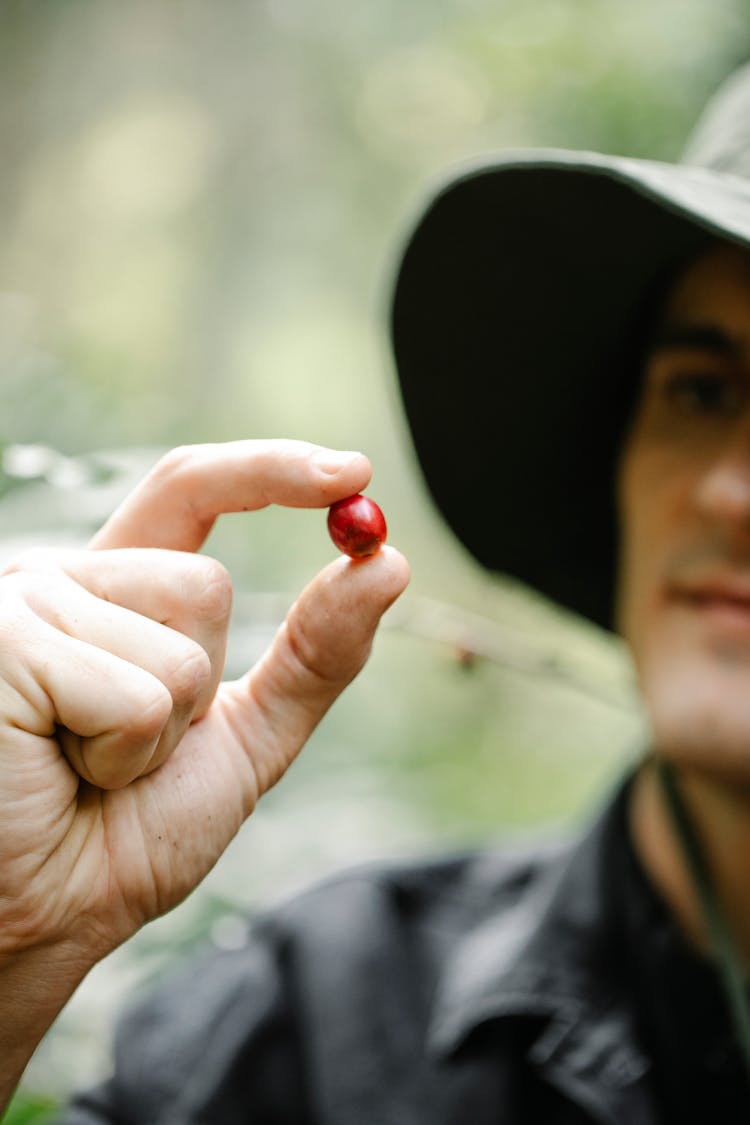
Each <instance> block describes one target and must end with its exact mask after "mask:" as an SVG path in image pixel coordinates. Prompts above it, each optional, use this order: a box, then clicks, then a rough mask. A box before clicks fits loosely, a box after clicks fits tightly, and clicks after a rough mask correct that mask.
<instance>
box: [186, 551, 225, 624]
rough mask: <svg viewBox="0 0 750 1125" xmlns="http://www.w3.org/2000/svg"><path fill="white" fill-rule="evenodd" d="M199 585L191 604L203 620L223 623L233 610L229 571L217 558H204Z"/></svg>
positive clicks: (197, 615) (197, 583)
mask: <svg viewBox="0 0 750 1125" xmlns="http://www.w3.org/2000/svg"><path fill="white" fill-rule="evenodd" d="M196 585H197V587H198V589H197V591H196V592H195V594H194V596H193V598H192V599H191V605H192V609H193V612H194V613H195V615H196V617H197V618H198V619H199V620H200V621H203V622H208V623H210V624H218V625H223V624H225V623H226V622H227V621H228V620H229V615H230V613H231V611H232V579H231V576H230V574H229V571H228V570H227V569H226V567H225V566H223V565H222V564H221V563H220V562H218V561H217V560H216V559H209V558H202V563H201V566H200V574H199V575H198V580H197V582H196Z"/></svg>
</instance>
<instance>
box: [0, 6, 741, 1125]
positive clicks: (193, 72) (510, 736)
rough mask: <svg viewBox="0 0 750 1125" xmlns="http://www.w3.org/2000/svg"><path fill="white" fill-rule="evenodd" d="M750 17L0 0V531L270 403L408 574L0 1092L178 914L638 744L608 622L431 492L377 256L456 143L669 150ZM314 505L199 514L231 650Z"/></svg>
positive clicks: (602, 762) (98, 1000)
mask: <svg viewBox="0 0 750 1125" xmlns="http://www.w3.org/2000/svg"><path fill="white" fill-rule="evenodd" d="M749 16H750V0H662V2H661V3H659V4H658V5H657V4H653V3H652V2H650V0H631V2H630V3H628V4H620V3H616V2H615V0H535V2H534V3H531V4H530V3H528V2H526V0H500V2H498V0H461V2H459V0H412V2H410V3H409V4H403V3H396V2H395V0H382V2H381V3H379V4H364V3H357V2H354V3H351V2H350V3H348V4H345V3H342V2H341V0H339V2H334V0H322V2H320V3H317V4H309V3H306V0H254V2H252V3H251V2H249V0H245V2H240V0H182V2H177V0H131V2H129V3H128V4H119V3H115V2H114V0H64V2H61V0H46V2H45V0H25V2H22V0H17V2H9V0H4V2H0V150H1V151H2V156H3V174H2V176H1V177H0V246H1V247H2V252H1V253H0V386H1V387H2V404H3V409H2V413H1V414H0V460H2V470H1V471H0V497H1V498H2V504H1V505H0V518H2V528H3V536H2V541H1V542H0V551H2V552H6V553H7V552H10V551H12V550H14V549H15V548H16V547H17V546H18V545H19V544H22V543H25V542H28V541H29V540H31V541H35V542H38V541H59V540H61V539H62V540H65V541H69V540H70V541H74V542H83V541H85V538H86V536H87V535H88V534H89V533H90V531H91V530H92V529H93V528H94V527H95V526H97V524H98V523H99V522H101V520H102V519H103V518H105V516H106V514H107V512H108V511H110V510H111V508H112V506H113V505H114V504H115V503H116V502H117V500H118V498H119V497H120V496H121V495H122V494H123V493H124V492H125V490H126V489H127V487H128V486H129V485H130V484H131V483H132V481H133V480H134V479H136V478H137V476H138V475H140V473H142V472H143V471H145V468H146V467H147V466H148V465H149V464H150V463H151V462H152V461H153V460H154V459H155V457H156V456H157V455H158V450H159V449H160V448H163V447H166V446H169V445H172V444H177V443H183V442H189V441H206V440H211V441H213V440H226V439H231V438H237V437H265V436H275V435H288V436H293V437H300V438H306V439H309V440H312V441H316V442H321V443H330V444H332V445H338V446H341V447H343V448H363V449H364V450H365V451H366V452H367V453H368V454H369V455H370V457H371V459H372V461H373V465H374V469H375V476H374V481H373V489H372V491H373V495H374V496H375V497H376V498H377V499H378V501H379V502H380V503H381V504H382V506H383V507H384V509H385V511H386V514H387V516H388V520H389V528H390V538H391V541H392V542H394V543H395V544H396V545H398V546H400V547H402V548H403V549H404V550H405V552H406V553H407V554H408V556H409V558H410V560H411V562H412V567H413V573H414V579H413V583H412V587H411V590H410V592H409V594H408V595H407V597H406V598H405V599H404V603H403V607H399V608H398V609H396V610H394V611H393V613H392V614H391V615H390V617H389V621H388V625H387V627H386V628H385V629H384V631H383V634H382V636H381V638H380V641H379V643H378V644H377V645H376V649H375V652H374V655H373V659H372V661H371V663H370V665H369V666H368V669H367V671H366V672H365V674H364V675H363V676H362V677H361V678H360V679H359V680H358V681H357V682H356V683H355V685H353V687H352V688H351V689H350V690H349V692H348V693H347V695H346V697H345V698H344V699H342V701H341V702H340V703H339V704H338V705H337V707H336V708H334V710H333V711H332V713H331V715H330V716H329V718H328V719H327V720H326V722H325V723H324V724H323V726H322V728H321V730H320V731H319V732H318V734H316V736H315V737H314V739H313V740H312V744H311V746H310V747H309V749H308V751H307V752H306V753H305V754H304V755H303V756H302V757H301V758H300V760H299V762H298V763H297V764H296V765H295V766H294V768H293V769H292V770H291V771H290V774H289V777H288V778H287V779H285V782H284V784H283V785H282V786H280V787H279V789H278V790H277V791H274V792H273V793H272V794H270V795H269V798H268V799H267V800H266V801H265V802H264V804H263V806H262V807H261V809H259V811H258V813H257V814H256V816H254V817H253V819H252V821H251V823H250V824H249V825H248V826H247V827H246V829H245V830H244V831H243V833H241V835H240V837H239V839H238V840H237V842H236V846H233V847H232V848H231V849H230V850H229V852H228V853H227V855H226V856H225V858H224V859H223V860H222V861H221V863H220V864H219V865H218V867H217V869H216V870H215V872H214V873H212V875H211V877H210V878H209V880H207V882H206V884H205V885H204V887H203V888H201V890H200V891H199V892H197V893H196V894H195V895H193V896H192V898H191V899H190V900H189V901H188V902H187V903H185V904H184V905H183V907H181V908H180V910H179V911H176V912H174V913H173V914H172V915H170V916H169V917H167V918H165V919H163V920H161V921H159V922H158V923H155V924H154V925H152V926H151V927H149V928H148V929H147V930H146V931H145V932H144V933H143V934H141V935H139V936H138V937H137V938H136V939H135V940H134V941H133V942H132V943H130V945H129V946H128V947H127V948H126V949H124V950H120V951H118V953H116V954H115V955H113V957H112V958H110V959H109V960H108V961H107V962H105V964H103V965H102V966H99V967H98V968H97V969H96V970H95V971H94V973H92V974H91V978H90V979H89V981H88V982H87V984H86V985H85V986H84V988H83V989H82V990H81V992H80V994H79V995H78V996H77V997H76V999H75V1001H74V1002H73V1003H72V1004H71V1005H70V1007H69V1009H68V1010H67V1012H66V1013H65V1014H64V1016H63V1017H62V1018H61V1020H60V1021H59V1023H58V1025H57V1028H56V1029H55V1031H53V1033H52V1034H51V1035H50V1036H49V1037H48V1039H47V1040H46V1041H45V1043H44V1044H43V1045H42V1047H41V1048H40V1051H39V1053H38V1055H37V1057H36V1059H35V1060H34V1063H33V1064H32V1066H31V1068H30V1070H29V1073H28V1076H27V1079H26V1082H25V1084H24V1087H23V1089H22V1091H21V1092H20V1094H19V1096H18V1098H17V1100H16V1103H15V1107H14V1109H13V1110H12V1111H11V1113H10V1115H9V1117H8V1118H7V1119H6V1120H7V1121H8V1123H9V1125H19V1123H20V1122H27V1121H37V1120H41V1119H42V1118H41V1117H40V1115H43V1114H44V1113H45V1112H46V1107H47V1106H48V1104H49V1103H48V1101H47V1094H46V1091H50V1092H51V1094H52V1095H53V1096H64V1095H65V1094H66V1093H67V1092H68V1090H69V1089H70V1088H71V1086H73V1085H76V1084H78V1083H80V1082H82V1081H87V1080H89V1079H90V1078H92V1077H94V1076H95V1075H97V1074H100V1073H102V1072H103V1071H104V1070H106V1067H107V1063H108V1056H107V1047H106V1040H107V1036H106V1034H105V1033H104V1029H105V1028H106V1027H108V1025H109V1022H110V1020H111V1018H112V1013H113V1011H114V1010H115V1008H116V1007H117V1006H118V1004H119V1003H120V1001H121V1000H122V999H123V998H124V997H125V996H126V995H128V994H129V993H130V992H131V991H132V989H133V988H134V987H136V985H137V984H138V983H140V982H143V981H144V980H146V979H147V978H149V977H150V976H152V975H153V974H155V973H158V972H161V971H162V968H163V966H164V964H165V962H167V961H169V960H171V959H173V958H174V957H175V956H177V955H181V954H183V953H187V952H188V951H189V950H190V949H191V948H192V947H193V946H194V945H195V944H196V943H197V942H200V941H204V940H212V941H214V942H216V943H217V944H219V945H221V944H225V945H226V944H231V943H232V942H236V941H240V940H242V934H243V932H244V931H243V927H244V920H243V919H244V913H245V911H246V910H247V909H248V908H249V907H252V905H253V904H254V903H256V902H258V901H260V900H263V901H266V900H268V899H269V898H273V897H274V896H276V895H278V894H284V893H289V892H290V891H291V890H292V889H293V888H294V887H295V886H297V885H299V884H300V883H302V882H304V881H306V880H307V879H309V878H311V877H313V876H314V875H316V874H317V873H318V872H320V871H323V870H326V869H327V868H328V867H330V866H332V865H334V864H341V863H343V862H351V861H355V860H358V859H360V858H363V857H366V856H370V855H373V854H381V853H388V852H390V853H393V852H396V851H398V852H404V851H409V850H412V851H420V850H424V848H426V847H434V846H436V843H437V842H439V843H440V846H449V845H457V844H458V845H470V844H473V843H475V842H478V841H481V840H484V839H487V838H488V837H489V836H496V835H502V834H504V833H506V832H508V831H514V832H515V831H518V830H526V828H527V827H528V826H536V828H537V829H538V828H539V826H541V825H560V824H565V823H569V822H571V821H574V820H576V819H578V818H579V817H580V816H581V815H582V814H583V812H584V811H585V810H586V809H588V808H589V807H590V806H591V805H592V803H593V802H594V801H595V799H596V797H597V795H598V794H599V793H600V792H601V790H602V789H603V788H604V787H605V786H607V785H609V784H611V781H612V779H613V777H614V776H616V775H617V773H618V771H620V770H621V769H622V768H623V767H624V765H625V764H626V763H627V762H628V761H629V760H630V759H631V755H632V748H633V746H634V745H635V744H636V743H637V742H638V740H639V738H640V737H641V726H640V720H639V718H638V714H637V711H636V710H635V709H634V707H633V703H632V694H631V689H630V686H629V672H628V668H627V662H626V661H625V659H624V657H623V654H622V653H621V652H620V651H619V649H618V648H617V646H616V645H615V644H613V643H612V642H611V640H610V639H609V638H605V637H601V636H599V635H598V634H596V633H595V632H594V631H593V630H586V629H583V628H581V627H579V626H577V625H576V624H575V623H573V622H571V621H569V620H568V619H567V618H566V617H565V616H564V615H562V614H559V613H557V612H556V611H555V610H553V609H551V608H550V607H547V606H544V605H541V604H540V603H539V602H538V601H537V600H536V599H534V598H533V597H531V596H530V595H528V594H526V593H524V592H523V591H519V590H517V589H515V588H513V587H511V586H510V585H508V584H507V583H503V582H501V581H500V580H498V579H492V578H490V577H489V576H487V575H485V574H484V573H482V572H481V571H480V570H479V568H478V567H477V566H475V565H474V564H473V563H472V562H471V560H469V559H467V558H466V556H465V555H464V553H463V552H462V551H461V549H460V548H459V547H458V546H457V544H456V543H455V542H453V540H452V539H451V538H450V537H449V536H448V534H447V532H446V531H445V530H444V529H443V528H442V527H441V526H440V524H439V522H438V520H437V518H436V516H435V514H434V512H433V511H432V509H431V507H430V505H429V503H428V501H427V499H426V496H425V493H424V490H423V487H422V484H421V482H420V480H419V478H418V474H417V472H416V469H415V466H414V462H413V459H412V455H411V452H410V449H409V444H408V439H407V437H406V434H405V431H404V425H403V421H402V419H401V415H400V411H399V406H398V402H397V398H396V392H395V388H394V384H393V377H392V371H391V367H390V359H389V356H388V349H387V340H386V334H385V327H384V326H385V320H386V308H387V299H388V282H389V274H390V271H391V267H392V263H393V261H394V258H395V255H396V253H397V247H398V244H399V240H400V237H401V234H402V232H403V231H404V230H405V229H406V223H407V221H408V216H409V215H410V214H412V213H413V211H414V209H415V208H416V206H417V202H418V200H419V198H420V196H421V194H422V193H423V192H424V190H425V187H426V185H427V184H428V183H429V182H430V181H432V180H434V179H435V177H437V176H440V175H442V174H443V173H444V171H445V169H446V167H447V166H449V165H451V164H453V163H454V162H456V161H460V160H463V159H465V158H467V157H471V156H474V155H475V154H476V153H477V152H480V151H482V152H487V151H489V150H492V149H497V148H501V147H506V146H527V145H534V146H538V145H553V146H560V147H580V148H587V149H600V150H605V151H619V152H626V153H628V154H631V155H635V156H644V157H650V158H655V159H674V158H676V157H677V156H678V155H679V152H680V149H681V147H682V143H683V141H684V139H685V137H686V135H687V133H688V131H689V129H690V127H691V125H692V123H693V121H694V119H695V117H696V115H697V113H698V111H699V109H700V107H701V106H702V104H703V102H704V100H705V98H706V96H707V95H708V94H709V93H710V91H711V90H712V89H713V88H714V87H715V86H716V85H717V84H718V83H719V81H720V80H721V79H722V78H723V77H724V76H725V75H726V74H727V73H728V72H729V71H730V70H731V69H732V68H733V67H734V66H735V65H736V64H737V63H739V62H741V61H744V60H745V59H746V57H747V55H748V47H749V46H750V36H749V35H748V27H749V26H750V25H749V24H748V17H749ZM134 447H135V448H134ZM446 455H449V451H447V452H446ZM509 486H510V487H512V482H509ZM324 523H325V521H324V520H323V518H322V516H321V515H320V513H309V512H295V513H289V512H280V511H266V512H263V513H259V514H257V516H254V517H253V518H252V519H250V518H247V517H239V516H238V517H232V518H229V519H226V520H224V521H223V522H222V523H221V524H220V526H219V527H218V528H217V529H216V531H215V533H214V534H213V535H212V538H211V541H210V544H209V547H208V549H209V550H211V551H213V552H215V553H216V554H217V555H218V556H219V557H220V558H222V560H223V561H224V562H225V563H226V564H227V565H229V567H230V569H231V570H232V572H233V574H234V576H235V579H236V584H237V589H238V599H237V614H236V622H235V629H234V633H233V638H232V643H231V646H230V653H229V671H230V673H232V674H234V673H237V672H240V671H241V670H243V669H244V667H245V666H246V665H247V663H248V662H249V661H251V660H253V659H254V658H255V657H256V656H257V655H258V653H259V652H260V651H261V650H262V647H263V645H264V643H265V642H266V641H267V639H268V637H269V636H270V635H271V633H272V631H273V628H274V627H275V624H276V623H277V622H278V620H279V619H280V617H281V615H282V614H283V611H284V606H285V605H286V604H288V602H289V601H290V600H291V599H292V598H293V597H294V595H295V592H296V591H297V590H298V589H299V587H300V586H301V585H302V584H303V583H304V581H305V580H306V579H307V578H308V577H309V576H311V575H312V574H313V573H314V572H315V570H316V569H317V568H318V567H319V566H320V565H322V564H323V563H324V562H325V561H327V559H328V558H329V557H330V554H331V548H330V544H329V543H328V540H327V537H326V534H325V527H324ZM436 603H437V604H436ZM472 654H477V655H476V656H475V655H472ZM555 662H557V668H558V669H559V668H562V669H563V671H564V673H565V677H567V678H568V679H570V680H572V681H573V683H574V684H577V685H578V688H577V689H576V688H571V687H570V686H566V685H565V683H564V682H563V679H564V678H565V677H563V676H562V675H561V674H560V672H559V671H558V670H556V663H555ZM514 666H515V667H514ZM519 668H525V669H526V670H525V671H521V670H519ZM613 699H614V700H615V701H617V700H619V706H613V705H612V704H611V702H609V703H608V702H607V700H610V701H611V700H613ZM33 1091H45V1093H44V1094H43V1095H39V1096H38V1097H37V1096H36V1094H35V1093H33Z"/></svg>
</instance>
